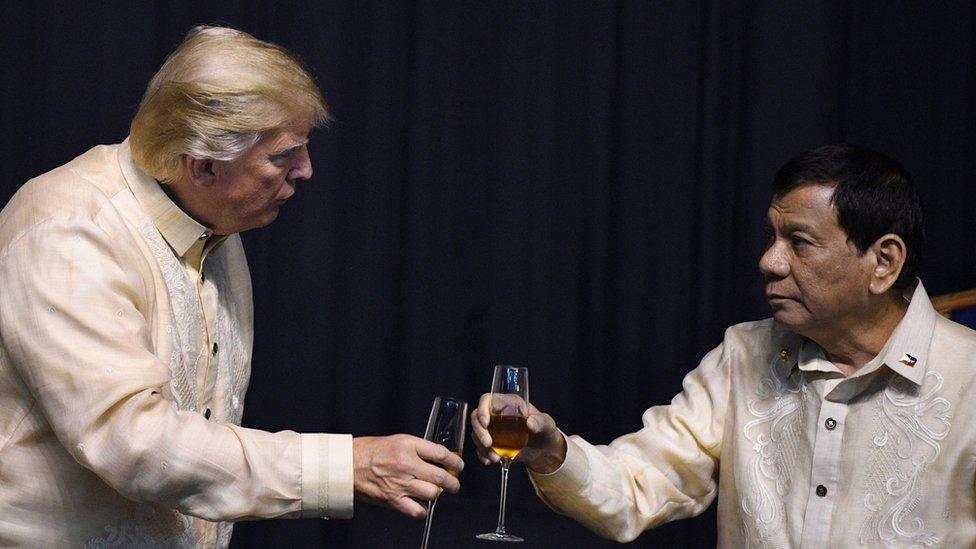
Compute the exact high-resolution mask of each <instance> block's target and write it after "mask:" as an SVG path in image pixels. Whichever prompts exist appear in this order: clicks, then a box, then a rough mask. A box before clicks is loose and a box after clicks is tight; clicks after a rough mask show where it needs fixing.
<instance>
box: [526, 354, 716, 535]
mask: <svg viewBox="0 0 976 549" xmlns="http://www.w3.org/2000/svg"><path fill="white" fill-rule="evenodd" d="M728 354H729V349H728V348H727V347H726V346H725V345H723V346H720V347H718V348H716V349H714V350H712V351H711V352H710V353H708V355H706V356H705V358H704V359H703V360H702V362H701V364H700V365H699V367H698V368H696V369H695V370H694V371H692V372H691V373H689V374H688V375H687V376H686V377H685V379H684V382H683V390H682V392H681V393H679V394H678V395H677V396H676V397H674V399H673V400H672V402H671V404H670V405H667V406H655V407H652V408H650V409H648V410H647V411H646V412H645V413H644V416H643V424H644V427H643V428H642V429H641V430H640V431H637V432H635V433H631V434H628V435H624V436H622V437H620V438H618V439H616V440H614V441H613V442H612V443H611V444H610V445H609V446H594V445H592V444H590V443H588V442H587V441H585V440H583V439H582V438H580V437H578V436H573V437H569V438H568V440H567V455H566V460H565V461H564V462H563V464H562V466H561V467H560V468H559V469H558V470H556V471H555V472H553V473H551V474H548V475H540V474H532V475H531V478H532V481H533V483H534V484H535V487H536V491H537V493H538V494H539V496H540V497H541V498H542V499H543V501H545V502H546V504H547V505H549V506H550V507H552V508H553V509H554V510H556V511H558V512H560V513H563V514H565V515H568V516H570V517H572V518H574V519H576V520H578V521H579V522H581V523H583V524H584V525H586V526H587V527H588V528H590V529H591V530H593V531H594V532H596V533H598V534H600V535H601V536H604V537H607V538H611V539H615V540H617V541H630V540H633V539H634V538H636V537H637V536H638V535H640V533H641V532H643V531H644V530H646V529H648V528H653V527H655V526H658V525H660V524H662V523H664V522H667V521H671V520H675V519H679V518H685V517H690V516H694V515H697V514H699V513H701V512H702V511H704V510H705V509H706V508H707V507H708V505H709V504H710V503H711V502H712V500H713V499H714V498H715V496H716V494H717V490H718V463H719V456H720V454H721V447H722V431H723V425H724V419H725V412H726V406H727V403H728V398H729V379H728V361H729V358H728Z"/></svg>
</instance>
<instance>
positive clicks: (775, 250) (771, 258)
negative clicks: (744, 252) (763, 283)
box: [759, 241, 790, 278]
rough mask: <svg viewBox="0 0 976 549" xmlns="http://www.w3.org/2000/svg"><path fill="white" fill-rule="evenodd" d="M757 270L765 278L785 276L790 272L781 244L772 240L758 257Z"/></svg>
mask: <svg viewBox="0 0 976 549" xmlns="http://www.w3.org/2000/svg"><path fill="white" fill-rule="evenodd" d="M759 272H761V273H762V274H763V276H765V277H766V278H785V277H786V275H788V274H790V264H789V261H787V260H786V255H785V253H784V250H783V246H782V244H779V243H778V242H775V241H774V242H773V243H772V244H771V245H770V246H769V247H768V248H766V252H765V253H763V254H762V257H760V258H759Z"/></svg>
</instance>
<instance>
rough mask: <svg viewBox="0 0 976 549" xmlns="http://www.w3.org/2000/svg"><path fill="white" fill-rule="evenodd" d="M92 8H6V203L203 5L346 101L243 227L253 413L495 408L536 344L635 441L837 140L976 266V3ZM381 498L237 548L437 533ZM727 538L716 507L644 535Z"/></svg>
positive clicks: (478, 491) (124, 106) (382, 427)
mask: <svg viewBox="0 0 976 549" xmlns="http://www.w3.org/2000/svg"><path fill="white" fill-rule="evenodd" d="M90 4H91V5H89V6H87V7H86V8H84V9H83V10H82V9H80V8H77V7H74V5H75V3H69V2H50V1H48V2H27V1H23V2H21V1H17V0H10V1H7V2H3V3H0V43H2V44H3V46H2V47H3V50H2V53H3V59H4V62H3V63H2V64H0V71H2V84H3V85H2V90H0V93H2V97H0V166H3V177H2V186H0V203H5V202H6V200H7V199H8V198H9V197H10V196H11V195H12V194H13V193H14V191H15V190H16V189H17V187H18V186H19V185H21V184H22V183H23V181H25V180H26V179H28V178H29V177H31V176H34V175H37V174H39V173H42V172H44V171H47V170H49V169H51V168H54V167H55V166H58V165H60V164H62V163H64V162H66V161H68V160H70V159H71V158H73V157H74V156H76V155H78V154H80V153H82V152H84V151H85V150H87V149H88V148H90V147H91V146H93V145H95V144H97V143H114V142H119V141H121V140H122V139H123V138H124V137H125V136H126V134H127V128H128V123H129V121H130V119H131V117H132V115H133V114H134V112H135V108H136V106H137V104H138V101H139V99H140V96H141V93H142V91H143V89H144V87H145V85H146V83H147V82H148V80H149V79H150V77H151V76H152V75H153V73H154V72H155V71H156V69H157V68H158V66H159V65H160V63H161V61H162V59H163V58H164V56H165V55H166V54H167V53H168V52H169V51H171V50H172V49H173V48H174V47H175V46H176V44H178V43H179V41H180V40H181V39H182V37H183V35H184V34H185V33H186V31H187V30H188V29H189V28H190V27H192V26H193V25H196V24H201V23H218V24H229V25H232V26H236V27H239V28H243V29H245V30H247V31H249V32H252V33H254V34H255V35H257V36H258V37H260V38H263V39H266V40H271V41H274V42H278V43H280V44H282V45H284V46H286V47H288V48H289V49H291V50H292V51H294V52H296V53H297V54H298V55H300V56H301V57H302V58H303V59H304V60H305V61H306V62H307V63H308V65H309V67H310V68H311V71H312V72H313V73H314V75H315V76H316V78H317V79H318V82H319V83H320V85H321V87H322V89H323V90H324V92H325V95H326V97H327V100H328V101H329V103H330V105H331V107H332V110H333V111H334V114H335V116H336V118H337V122H336V123H335V124H334V125H333V126H332V127H331V128H329V129H326V130H321V131H318V132H316V133H315V134H314V135H313V142H312V145H311V156H312V160H313V164H314V168H315V177H314V178H313V181H312V182H310V183H306V184H304V185H301V186H300V189H299V193H300V194H299V195H298V196H297V197H296V198H294V199H292V201H291V202H290V203H289V204H288V205H287V206H286V207H285V208H284V209H283V211H282V214H281V216H280V217H279V219H278V221H276V222H275V223H274V224H273V225H271V226H270V227H268V228H265V229H260V230H256V231H252V232H249V233H247V234H245V235H244V241H245V245H246V247H247V250H248V254H249V260H250V267H251V273H252V276H253V280H254V297H255V306H256V322H255V324H256V326H255V328H256V336H255V354H254V369H253V375H252V380H251V387H250V390H249V393H248V398H247V408H246V414H245V424H246V425H248V426H252V427H258V428H262V429H269V430H279V429H294V430H298V431H324V432H351V433H355V434H357V435H364V434H385V433H392V432H410V433H414V434H420V433H422V432H423V426H424V422H425V420H426V416H427V413H428V411H429V407H430V403H431V400H432V399H433V397H434V396H435V395H438V394H441V395H454V396H458V397H467V398H468V399H469V400H470V401H471V402H475V401H476V400H477V398H478V395H479V394H480V393H481V392H483V391H485V390H487V389H488V387H489V382H490V375H491V369H492V365H494V364H496V363H512V364H520V365H526V366H529V367H530V368H531V372H532V374H531V376H532V377H531V383H532V399H533V401H534V403H535V404H537V405H538V406H539V407H540V408H542V409H544V410H547V411H549V412H551V413H552V414H553V415H554V416H555V417H556V418H557V420H558V422H559V424H560V426H561V427H562V428H563V429H564V430H565V431H566V432H568V433H578V434H581V435H583V436H585V437H586V438H587V439H589V440H591V441H594V442H608V441H610V440H611V439H612V438H613V437H614V436H616V435H619V434H622V433H625V432H629V431H632V430H635V429H637V428H638V427H639V425H640V415H641V413H642V412H643V411H644V409H645V408H647V407H648V406H650V405H653V404H662V403H666V402H668V401H669V400H670V398H671V397H672V396H673V395H674V394H675V392H677V391H678V390H679V389H680V381H681V378H682V377H683V375H684V374H685V373H686V372H687V371H689V370H690V369H692V368H693V367H694V366H695V365H696V364H697V362H698V360H699V359H700V358H701V356H702V355H703V354H704V353H705V352H707V351H708V350H709V349H710V348H711V347H713V346H715V345H716V344H718V343H719V342H720V340H721V338H722V332H723V330H724V328H725V327H726V326H728V325H731V324H734V323H737V322H742V321H747V320H754V319H758V318H762V317H764V316H766V315H767V307H766V305H765V303H764V300H763V298H762V290H761V286H762V285H761V278H760V276H759V274H758V271H757V268H756V263H757V260H758V258H759V255H760V254H761V252H762V249H763V245H764V238H763V236H762V228H761V223H760V221H761V219H762V217H763V215H764V214H765V210H766V207H767V205H768V203H769V197H770V192H769V185H770V181H771V178H772V175H773V173H774V172H775V170H776V169H777V168H778V167H779V165H780V164H782V163H783V162H784V161H785V160H786V159H787V158H788V157H790V156H792V155H794V154H796V153H798V152H800V151H802V150H804V149H807V148H810V147H813V146H816V145H820V144H824V143H828V142H836V141H843V140H847V141H851V142H855V143H859V144H863V145H867V146H869V147H872V148H876V149H879V150H881V151H883V152H886V153H888V154H890V155H891V156H893V157H895V158H897V159H899V160H901V161H902V162H903V163H904V164H905V165H906V166H907V167H908V169H909V170H910V171H911V172H912V173H913V174H914V176H915V179H916V182H917V184H918V187H919V189H920V193H921V195H922V198H923V200H924V204H925V207H926V210H927V214H928V222H927V230H928V235H929V243H928V247H927V249H926V251H925V255H924V258H923V266H922V277H923V280H924V281H925V283H926V285H927V287H928V289H929V290H930V293H932V294H938V293H944V292H948V291H954V290H959V289H963V288H968V287H972V286H976V277H974V274H976V254H974V252H976V249H974V237H976V228H974V225H973V222H972V221H973V219H972V213H973V207H974V202H976V201H974V198H973V195H972V192H971V190H970V188H971V186H972V181H971V179H972V176H973V173H974V158H976V155H974V145H976V143H974V130H976V124H974V121H976V117H974V91H976V90H974V74H973V66H974V61H976V59H974V53H976V50H974V30H976V28H974V24H976V19H974V9H973V6H972V5H971V4H970V3H968V2H944V3H927V2H895V3H892V2H887V1H874V2H870V1H864V2H854V3H848V2H808V3H807V2H725V1H702V2H637V1H633V2H613V3H611V2H453V1H452V2H446V1H445V2H430V1H423V2H416V3H414V2H353V1H350V2H321V1H303V2H274V1H264V0H260V1H259V0H251V1H243V2H238V3H220V2H194V1H188V0H183V1H181V0H167V1H163V0H157V1H153V2H144V3H134V2H93V3H90ZM4 291H6V289H4ZM469 446H470V444H469ZM465 457H466V458H467V464H468V468H467V470H466V471H465V472H464V473H463V475H462V482H463V488H462V492H461V493H460V494H459V495H457V496H450V497H445V498H442V501H441V503H440V504H439V506H438V512H437V513H438V514H437V518H436V519H435V530H434V534H433V537H432V546H434V547H437V546H441V547H447V546H457V547H466V546H475V545H479V546H480V545H484V544H483V543H481V542H478V543H476V542H475V541H474V540H473V539H472V536H473V534H475V533H478V532H480V531H487V530H490V529H491V528H492V527H493V525H494V519H495V509H496V507H495V505H496V502H497V489H498V487H497V483H498V476H499V472H498V469H497V467H494V468H483V467H481V466H480V465H479V464H477V463H476V461H475V460H474V458H473V453H472V452H471V449H470V448H468V449H466V452H465ZM510 490H511V502H510V517H509V529H510V531H513V532H515V533H521V534H524V535H525V536H526V537H527V538H528V542H527V543H526V544H525V546H526V547H564V546H565V545H566V544H567V543H575V544H577V545H578V546H583V547H591V546H594V547H595V546H603V545H607V546H609V545H610V544H609V543H608V542H604V541H602V540H600V539H598V538H597V537H595V536H594V535H592V534H590V533H588V532H587V531H585V530H583V529H582V528H581V527H579V526H577V525H575V524H574V523H572V522H571V521H569V520H568V519H565V518H562V517H558V516H556V515H554V514H552V513H550V512H549V511H548V510H546V509H545V507H544V506H543V505H542V504H541V503H540V502H539V501H538V500H537V499H536V498H535V497H534V496H533V495H532V489H531V486H530V485H529V483H528V481H527V479H526V476H525V474H524V471H523V470H522V469H521V468H516V469H515V471H514V472H513V478H512V485H511V486H510ZM356 513H357V517H356V518H355V519H354V520H353V521H348V522H339V521H318V520H304V521H270V522H265V523H256V522H255V523H244V524H241V525H239V526H238V527H237V530H236V534H235V538H234V546H236V547H266V546H272V545H273V546H282V545H285V544H291V545H293V546H297V547H312V546H328V547H383V546H410V545H413V544H415V543H417V542H418V541H419V537H420V528H421V523H419V522H413V521H409V520H407V519H404V518H401V517H399V516H398V515H396V514H394V513H393V512H390V511H386V510H382V509H376V508H370V507H368V506H365V505H358V506H357V511H356ZM714 544H715V517H714V512H713V511H709V512H707V513H706V514H705V515H703V516H702V517H701V518H698V519H694V520H689V521H683V522H679V523H675V524H671V525H667V526H664V527H662V528H660V529H658V530H655V531H651V532H647V533H645V534H644V535H643V536H641V537H640V538H639V540H638V541H637V542H636V543H635V545H637V546H681V547H711V546H714Z"/></svg>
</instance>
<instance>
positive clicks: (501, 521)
mask: <svg viewBox="0 0 976 549" xmlns="http://www.w3.org/2000/svg"><path fill="white" fill-rule="evenodd" d="M511 464H512V460H510V459H503V460H502V497H501V502H500V503H499V504H498V526H497V527H496V528H495V533H496V534H504V533H505V498H506V496H507V495H508V466H509V465H511Z"/></svg>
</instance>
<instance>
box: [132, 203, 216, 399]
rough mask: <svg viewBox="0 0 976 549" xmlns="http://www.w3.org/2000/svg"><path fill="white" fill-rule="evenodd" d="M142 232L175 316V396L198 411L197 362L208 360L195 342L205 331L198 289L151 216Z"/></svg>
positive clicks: (141, 228)
mask: <svg viewBox="0 0 976 549" xmlns="http://www.w3.org/2000/svg"><path fill="white" fill-rule="evenodd" d="M139 232H140V234H141V235H142V237H143V238H144V239H145V241H146V243H147V244H148V245H149V249H150V251H152V254H153V256H155V258H156V262H157V264H158V265H159V269H160V271H161V272H162V274H163V280H164V281H165V283H166V290H167V292H168V293H169V301H170V305H171V310H172V316H173V318H172V319H171V322H170V326H175V329H174V330H172V331H171V330H169V329H168V327H167V330H166V331H167V332H168V333H169V334H170V336H171V337H172V341H173V354H172V356H171V357H170V374H171V375H172V380H171V382H170V385H171V387H172V390H173V398H174V399H175V400H176V405H177V407H178V408H179V409H180V410H189V411H193V412H197V411H199V409H200V406H199V403H198V402H197V399H198V395H199V394H200V391H199V388H198V387H197V364H198V363H199V362H200V361H201V360H205V357H204V356H203V352H204V351H203V346H202V345H199V344H197V345H194V344H193V343H199V342H200V341H201V340H202V338H203V334H204V333H205V332H204V326H203V319H202V318H200V308H199V306H198V297H197V295H196V290H195V289H194V288H193V285H192V282H191V281H190V276H189V274H187V272H186V268H185V267H184V266H183V265H182V264H181V263H180V261H179V259H177V257H176V256H175V255H174V254H173V251H172V250H171V249H170V247H169V245H168V244H166V241H165V240H163V236H162V235H161V234H159V231H158V230H157V229H156V226H155V225H153V223H152V222H151V221H150V220H149V219H146V220H145V221H144V222H143V224H142V226H141V227H140V228H139Z"/></svg>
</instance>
